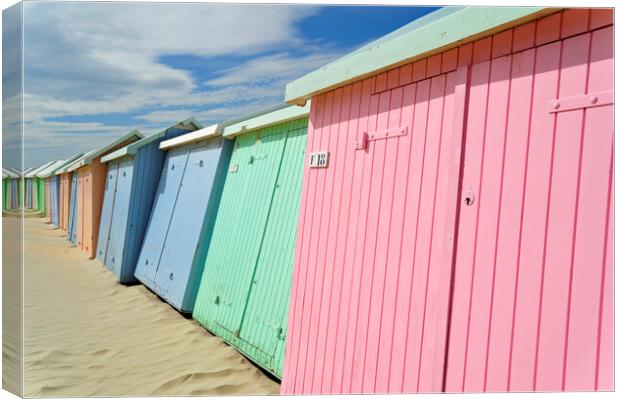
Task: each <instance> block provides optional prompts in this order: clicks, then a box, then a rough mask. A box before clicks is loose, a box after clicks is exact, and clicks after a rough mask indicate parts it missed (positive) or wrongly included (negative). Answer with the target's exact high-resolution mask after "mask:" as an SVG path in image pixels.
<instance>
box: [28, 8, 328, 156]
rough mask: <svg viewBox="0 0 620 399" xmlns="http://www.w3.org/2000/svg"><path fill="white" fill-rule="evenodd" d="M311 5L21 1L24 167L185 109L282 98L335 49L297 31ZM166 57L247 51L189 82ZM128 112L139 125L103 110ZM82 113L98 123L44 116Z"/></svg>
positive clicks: (167, 119) (149, 126)
mask: <svg viewBox="0 0 620 399" xmlns="http://www.w3.org/2000/svg"><path fill="white" fill-rule="evenodd" d="M317 11H318V8H317V7H314V6H305V5H304V6H294V5H248V4H205V3H202V4H200V3H186V4H183V3H175V4H162V3H83V2H80V3H65V2H48V3H45V2H31V3H30V2H27V3H24V21H25V34H24V40H25V49H26V53H25V54H24V57H25V66H26V70H25V96H24V120H25V121H26V124H25V135H26V138H25V147H26V160H25V161H26V164H27V165H28V164H29V163H32V164H35V163H41V162H43V161H45V160H48V159H50V157H52V156H56V157H61V156H67V155H69V154H71V153H74V152H75V151H77V150H88V149H92V148H94V147H96V146H98V145H101V144H103V143H105V142H106V141H109V140H110V139H112V138H113V137H115V136H118V135H119V134H122V133H126V132H127V131H129V130H131V129H133V128H139V129H140V128H141V129H145V130H146V131H145V132H144V133H149V132H154V131H157V129H161V128H164V127H166V126H168V125H170V124H172V123H174V122H176V121H178V120H181V119H184V118H186V117H187V116H189V115H192V116H195V117H196V118H197V119H198V120H199V121H201V122H203V123H205V124H209V123H215V122H219V121H222V120H225V119H230V118H232V117H236V116H239V115H242V114H244V113H247V112H252V111H255V110H257V109H260V108H263V107H265V106H268V105H272V104H275V103H279V102H281V101H283V94H284V87H285V85H286V83H287V82H289V81H290V80H292V79H294V78H296V77H298V76H301V75H303V74H304V73H306V72H308V71H309V70H311V69H314V68H317V67H319V66H321V65H323V64H325V63H327V62H329V61H331V60H332V59H334V58H335V57H336V56H338V55H340V54H339V52H337V51H335V50H334V49H333V48H330V47H329V46H328V45H325V44H323V46H322V47H321V48H318V47H315V45H314V44H313V43H309V42H307V41H306V39H305V38H304V36H303V34H302V33H301V32H299V30H298V26H299V22H300V21H301V20H303V19H304V18H307V17H309V16H311V15H313V14H314V13H316V12H317ZM300 51H301V53H300ZM264 54H269V55H264ZM166 55H172V56H174V55H192V56H198V57H202V58H204V59H206V60H207V62H208V60H209V58H210V57H221V56H224V57H226V56H243V58H244V59H247V57H248V56H249V57H251V58H250V60H249V61H246V62H244V63H241V64H240V65H238V66H235V67H232V68H226V69H223V70H221V71H219V73H217V74H216V76H217V77H215V78H213V79H210V80H208V81H206V82H201V81H199V82H196V81H195V79H194V77H193V76H192V75H191V74H190V72H188V71H186V70H182V69H175V68H173V67H171V66H169V65H165V64H162V63H161V62H160V59H161V57H162V56H166ZM128 112H132V113H136V112H141V113H142V115H141V116H139V117H137V118H136V119H137V120H139V121H141V122H142V123H141V125H142V126H108V125H106V124H105V123H104V121H105V120H106V119H105V118H106V115H105V114H111V113H121V114H123V113H128ZM81 115H91V116H95V117H96V116H97V115H101V122H93V123H81V122H76V123H72V122H50V118H61V117H66V116H81ZM90 119H92V118H90ZM45 148H49V149H50V151H48V152H47V153H46V152H45ZM61 153H62V154H61ZM51 154H60V155H58V156H57V155H51ZM39 157H42V159H37V158H39ZM29 159H31V162H29Z"/></svg>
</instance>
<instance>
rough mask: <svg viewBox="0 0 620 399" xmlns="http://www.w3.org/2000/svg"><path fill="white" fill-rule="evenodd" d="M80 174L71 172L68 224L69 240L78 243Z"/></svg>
mask: <svg viewBox="0 0 620 399" xmlns="http://www.w3.org/2000/svg"><path fill="white" fill-rule="evenodd" d="M77 192H78V174H77V172H72V173H71V198H70V199H69V223H68V226H67V235H68V237H69V241H71V242H72V243H73V244H75V243H76V237H77V233H76V226H77V210H78V204H77V200H78V194H77Z"/></svg>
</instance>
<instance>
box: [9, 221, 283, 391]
mask: <svg viewBox="0 0 620 399" xmlns="http://www.w3.org/2000/svg"><path fill="white" fill-rule="evenodd" d="M4 222H5V226H10V225H11V224H12V223H15V224H16V225H17V223H18V219H17V218H5V221H4ZM24 234H25V241H26V243H25V256H24V260H25V273H24V274H25V276H24V291H25V292H24V294H25V298H24V302H25V305H24V307H25V309H24V318H25V320H24V330H25V331H24V339H25V343H24V384H25V386H24V395H25V396H61V397H63V396H127V395H130V396H148V395H228V394H277V393H278V392H279V384H277V383H276V382H274V381H273V380H271V379H270V378H268V377H267V376H266V375H264V374H263V373H262V372H261V371H260V370H259V369H258V368H257V367H255V366H254V365H253V364H252V363H250V362H249V361H248V360H246V359H245V358H244V357H243V356H241V355H240V354H239V353H238V352H236V351H235V350H234V349H233V348H232V347H230V346H228V345H226V344H225V343H224V342H223V341H222V340H220V339H219V338H217V337H215V336H213V335H211V334H210V333H209V332H208V331H206V330H205V329H204V328H202V327H201V326H200V325H198V324H197V323H196V322H195V321H194V320H192V319H190V318H185V317H183V316H182V315H181V314H179V313H177V312H176V311H175V310H173V309H172V308H171V307H170V306H168V305H167V304H166V303H165V302H162V301H161V300H160V299H159V298H157V296H155V295H154V294H153V293H151V292H150V291H149V290H148V289H146V288H145V287H144V286H142V285H135V286H131V287H126V286H122V285H119V284H117V283H116V281H115V279H114V276H113V275H112V273H111V272H109V271H108V270H107V269H106V268H105V267H103V266H102V265H101V264H100V263H99V262H98V261H97V260H93V261H91V260H88V259H87V258H86V256H85V255H84V254H82V253H81V252H80V251H77V250H75V249H73V248H70V247H69V246H68V245H67V242H66V241H65V239H64V237H63V233H62V232H61V231H60V230H55V229H52V227H51V226H50V225H48V224H45V222H44V221H43V220H42V219H38V218H30V219H28V218H27V219H25V225H24ZM4 245H5V251H6V250H7V248H6V246H11V245H18V241H17V240H16V239H5V240H4Z"/></svg>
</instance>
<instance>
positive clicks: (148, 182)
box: [97, 124, 195, 284]
mask: <svg viewBox="0 0 620 399" xmlns="http://www.w3.org/2000/svg"><path fill="white" fill-rule="evenodd" d="M186 127H187V128H183V129H181V128H175V127H173V128H169V129H167V130H166V133H165V134H163V135H162V136H161V138H160V139H157V140H153V141H151V142H150V143H149V144H146V145H143V146H141V147H139V148H138V149H137V152H136V154H135V155H133V156H130V155H126V156H123V157H121V158H117V159H114V160H112V161H110V162H108V177H107V179H106V183H105V184H106V185H105V190H104V200H103V208H102V210H101V223H100V227H99V242H98V244H97V259H99V261H101V262H102V263H103V264H104V265H105V266H106V267H107V268H108V269H110V270H111V271H112V272H113V273H114V274H115V275H116V277H117V278H118V280H119V282H121V283H124V284H128V283H134V282H136V278H135V276H134V273H135V268H136V263H137V261H138V256H139V254H140V249H141V247H142V241H143V239H144V233H145V231H146V226H147V223H148V220H149V216H150V213H151V208H152V206H153V201H154V199H155V193H156V191H157V186H158V183H159V178H160V176H161V172H162V168H163V165H164V161H165V157H166V152H165V151H162V150H160V149H159V144H160V142H161V141H162V140H164V139H169V138H172V137H176V136H179V135H181V134H185V133H188V132H191V131H192V130H194V129H195V126H194V125H191V124H188V125H187V126H186ZM147 139H148V138H147Z"/></svg>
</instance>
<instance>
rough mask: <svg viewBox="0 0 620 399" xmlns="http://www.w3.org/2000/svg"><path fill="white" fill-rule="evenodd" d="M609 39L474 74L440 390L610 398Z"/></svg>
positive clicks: (534, 54) (569, 42) (607, 34)
mask: <svg viewBox="0 0 620 399" xmlns="http://www.w3.org/2000/svg"><path fill="white" fill-rule="evenodd" d="M556 23H557V24H556V25H557V26H556V28H557V31H558V32H559V31H560V27H559V24H560V18H557V21H556ZM612 30H613V28H612V27H606V28H602V29H598V30H595V31H592V32H588V33H585V34H580V35H577V36H572V37H568V38H566V39H563V40H558V41H555V42H552V43H549V44H545V45H543V46H539V47H536V48H532V49H529V50H525V51H522V52H519V53H515V54H512V55H507V56H503V57H499V58H495V59H493V60H491V61H485V62H482V63H478V64H475V65H473V66H472V72H471V91H470V94H469V104H470V105H469V111H468V120H467V138H466V144H465V156H464V170H463V181H462V193H461V196H462V200H461V201H460V219H459V230H458V247H457V248H458V249H457V255H456V264H455V276H454V293H453V305H452V320H451V331H450V339H449V356H448V367H447V379H446V390H447V391H449V392H455V391H467V392H472V391H533V390H542V391H558V390H594V389H605V390H610V389H611V390H613V285H612V284H613V275H612V268H613V252H612V248H613V238H612V236H613V234H612V229H613V227H612V226H613V224H612V223H611V220H612V218H613V216H612V215H613V202H612V192H613V184H612V182H613V134H614V132H613V116H614V115H613V33H612Z"/></svg>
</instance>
